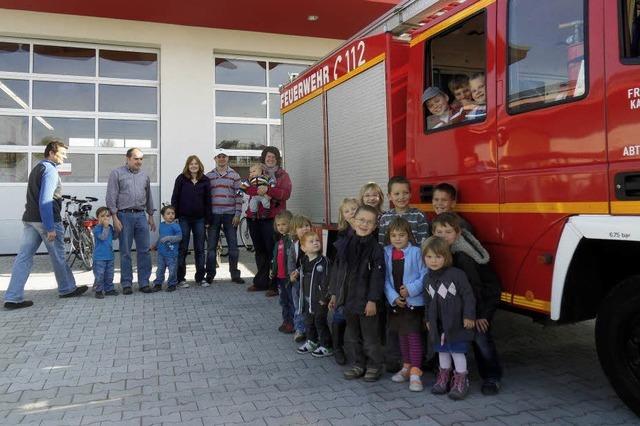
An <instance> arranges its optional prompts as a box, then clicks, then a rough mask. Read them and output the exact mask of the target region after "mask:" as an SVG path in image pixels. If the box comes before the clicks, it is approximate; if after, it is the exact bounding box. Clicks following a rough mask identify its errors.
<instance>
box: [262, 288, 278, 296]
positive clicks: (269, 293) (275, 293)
mask: <svg viewBox="0 0 640 426" xmlns="http://www.w3.org/2000/svg"><path fill="white" fill-rule="evenodd" d="M264 295H265V296H267V297H275V296H277V295H278V290H273V289H269V290H267V291H266V293H265V294H264Z"/></svg>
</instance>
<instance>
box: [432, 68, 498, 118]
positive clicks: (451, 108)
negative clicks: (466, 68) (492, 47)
mask: <svg viewBox="0 0 640 426" xmlns="http://www.w3.org/2000/svg"><path fill="white" fill-rule="evenodd" d="M448 87H449V91H450V92H451V93H452V94H453V96H454V100H453V102H451V103H449V95H448V94H446V93H445V92H444V91H442V90H441V89H440V88H438V87H436V86H431V87H428V88H427V89H426V90H425V91H424V93H423V95H422V102H423V103H425V105H426V107H427V110H428V111H429V115H427V129H428V130H430V129H438V128H441V127H445V126H449V125H451V124H455V123H459V122H462V121H470V120H480V119H483V118H484V117H485V116H486V115H487V99H486V93H485V78H484V74H483V73H475V74H473V75H471V76H470V77H468V76H466V75H458V76H455V77H454V78H453V79H451V81H450V82H449V84H448Z"/></svg>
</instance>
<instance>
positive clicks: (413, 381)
mask: <svg viewBox="0 0 640 426" xmlns="http://www.w3.org/2000/svg"><path fill="white" fill-rule="evenodd" d="M410 373H411V375H410V376H409V390H410V391H411V392H422V391H423V390H424V386H423V385H422V379H421V376H422V370H420V369H419V368H416V367H413V368H412V369H411V371H410Z"/></svg>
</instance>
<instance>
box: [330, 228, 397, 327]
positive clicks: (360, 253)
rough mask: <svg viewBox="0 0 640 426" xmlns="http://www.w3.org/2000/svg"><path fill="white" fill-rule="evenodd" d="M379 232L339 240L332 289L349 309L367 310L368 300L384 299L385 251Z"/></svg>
mask: <svg viewBox="0 0 640 426" xmlns="http://www.w3.org/2000/svg"><path fill="white" fill-rule="evenodd" d="M376 237H377V234H375V233H372V234H371V235H368V236H366V237H358V236H357V235H355V234H352V235H348V236H346V237H345V238H342V239H340V240H339V241H337V242H336V244H335V247H336V261H335V264H334V266H333V268H332V269H333V271H332V273H331V278H330V286H329V292H330V294H331V295H335V296H336V305H337V306H344V309H345V313H348V314H360V315H362V314H364V308H365V306H366V304H367V302H369V301H371V302H376V303H378V304H380V303H381V302H382V301H383V300H384V268H385V266H384V251H383V250H382V247H381V246H380V244H378V240H377V238H376Z"/></svg>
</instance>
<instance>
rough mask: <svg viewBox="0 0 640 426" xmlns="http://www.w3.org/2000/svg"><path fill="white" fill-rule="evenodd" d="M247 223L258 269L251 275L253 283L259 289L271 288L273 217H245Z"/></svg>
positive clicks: (272, 285)
mask: <svg viewBox="0 0 640 426" xmlns="http://www.w3.org/2000/svg"><path fill="white" fill-rule="evenodd" d="M247 224H248V225H249V233H250V234H251V241H253V248H254V249H255V256H256V268H257V269H258V270H257V272H256V275H255V276H254V277H253V285H254V286H256V287H257V288H259V289H260V290H267V289H273V288H275V280H273V279H271V278H269V270H270V269H271V257H272V256H273V246H274V244H275V243H276V242H275V240H274V234H275V231H274V230H273V219H247ZM294 300H295V298H294Z"/></svg>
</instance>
